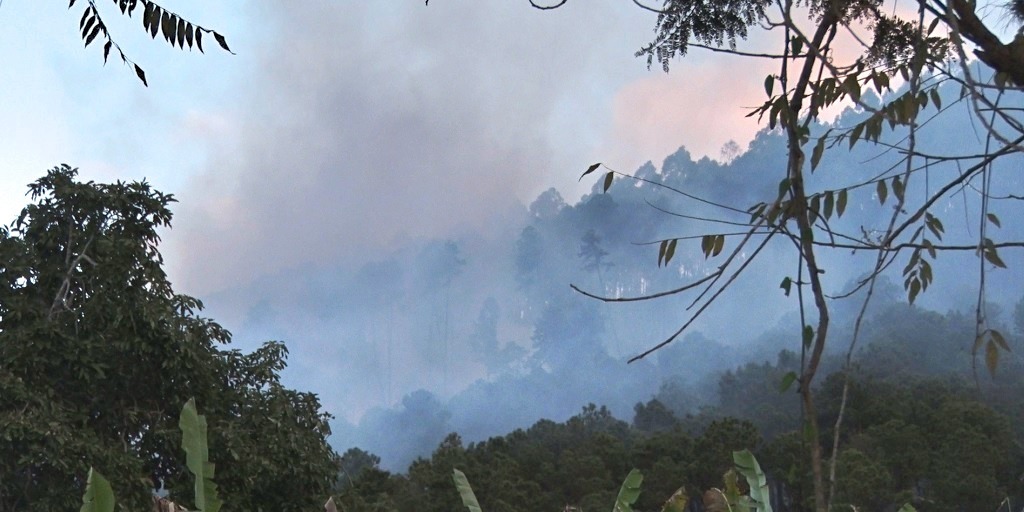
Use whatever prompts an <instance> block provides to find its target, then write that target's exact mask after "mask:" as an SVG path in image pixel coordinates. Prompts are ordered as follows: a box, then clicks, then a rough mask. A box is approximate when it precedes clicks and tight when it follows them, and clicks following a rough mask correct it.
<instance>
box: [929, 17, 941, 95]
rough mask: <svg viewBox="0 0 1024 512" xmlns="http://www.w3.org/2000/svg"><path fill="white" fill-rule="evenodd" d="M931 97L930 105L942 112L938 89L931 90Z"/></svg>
mask: <svg viewBox="0 0 1024 512" xmlns="http://www.w3.org/2000/svg"><path fill="white" fill-rule="evenodd" d="M935 20H936V21H938V18H935ZM931 97H932V103H934V104H935V109H936V110H942V96H939V90H938V89H932V90H931Z"/></svg>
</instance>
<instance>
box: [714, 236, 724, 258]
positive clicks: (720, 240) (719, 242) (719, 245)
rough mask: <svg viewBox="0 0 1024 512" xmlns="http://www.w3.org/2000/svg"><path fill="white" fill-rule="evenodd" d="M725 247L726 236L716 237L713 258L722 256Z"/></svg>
mask: <svg viewBox="0 0 1024 512" xmlns="http://www.w3.org/2000/svg"><path fill="white" fill-rule="evenodd" d="M724 247H725V235H718V236H716V237H715V244H714V247H713V248H712V249H711V256H718V255H719V254H722V249H723V248H724Z"/></svg>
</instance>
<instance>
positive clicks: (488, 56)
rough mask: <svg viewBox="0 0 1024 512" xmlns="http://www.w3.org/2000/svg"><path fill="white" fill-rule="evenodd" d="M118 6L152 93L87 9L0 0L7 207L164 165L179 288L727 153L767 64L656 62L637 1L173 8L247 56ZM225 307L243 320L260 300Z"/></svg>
mask: <svg viewBox="0 0 1024 512" xmlns="http://www.w3.org/2000/svg"><path fill="white" fill-rule="evenodd" d="M106 4H107V2H99V3H98V5H99V8H100V9H101V13H102V14H103V15H104V20H105V22H106V24H107V26H108V27H109V28H110V30H111V32H112V34H113V37H114V40H115V41H116V42H117V43H118V44H119V45H120V46H121V47H122V49H123V50H124V51H125V53H126V54H127V55H128V57H129V58H131V59H132V60H134V61H136V62H137V63H139V64H140V65H141V66H142V67H143V68H144V69H145V71H146V74H147V79H148V82H149V87H143V86H142V84H141V83H139V81H138V80H137V79H136V77H135V74H134V73H133V72H132V70H131V68H130V67H128V66H124V65H122V64H121V63H120V61H119V60H118V59H117V58H116V55H115V56H113V57H112V58H111V60H110V62H109V63H107V64H106V65H104V64H103V60H102V45H101V44H100V43H97V42H94V43H93V44H92V45H91V46H90V47H88V48H85V49H83V47H82V40H81V39H80V38H79V35H78V31H77V27H78V25H77V23H78V21H79V19H80V16H81V10H82V9H83V7H82V6H79V5H76V6H75V7H73V8H71V9H70V10H69V9H67V4H66V3H64V2H35V1H30V0H4V1H3V3H2V4H0V58H2V59H3V62H4V63H5V65H4V66H3V67H2V69H0V84H2V85H0V87H3V88H4V89H5V94H4V97H5V98H8V99H9V100H7V101H3V102H0V119H3V120H5V121H6V122H4V123H3V127H2V128H0V130H2V132H0V158H2V160H0V161H2V162H3V166H4V170H3V172H2V173H0V217H2V218H3V219H4V222H5V223H6V222H9V221H10V220H13V218H14V217H15V216H16V214H17V212H18V211H19V210H20V209H21V208H22V207H23V206H24V205H25V204H26V202H27V198H26V197H25V196H24V193H25V191H26V188H25V185H26V184H28V183H29V182H31V181H33V180H35V179H36V178H38V177H40V176H42V175H43V174H44V173H45V171H46V170H47V169H49V168H51V167H53V166H56V165H58V164H60V163H68V164H71V165H72V166H75V167H78V168H79V169H80V172H81V176H82V177H83V178H85V179H93V180H97V181H112V180H133V179H143V178H144V179H147V180H149V181H150V182H151V183H152V184H153V185H154V186H155V187H156V188H157V189H159V190H162V191H164V192H169V193H173V194H174V195H175V197H176V198H177V200H178V201H179V203H178V204H177V205H175V207H174V213H175V220H174V228H173V229H172V230H170V231H168V232H166V233H165V234H164V241H163V253H164V256H165V258H166V261H167V266H168V271H169V275H170V277H171V279H172V281H173V282H174V284H175V286H176V289H177V290H178V291H179V292H183V293H188V294H190V295H194V296H197V297H199V298H204V297H210V296H215V295H216V294H217V293H219V292H222V291H224V290H226V289H230V288H233V287H238V286H242V285H245V284H246V283H250V282H253V281H256V280H259V279H260V278H261V277H263V276H268V275H275V274H277V273H281V272H283V271H287V270H288V269H293V268H296V267H301V266H305V265H312V266H316V265H323V264H325V263H329V262H337V261H351V262H353V264H358V263H359V262H362V261H366V260H367V259H369V258H370V257H372V255H374V254H379V253H381V252H383V251H386V250H388V249H389V248H393V247H395V246H396V244H399V243H401V241H402V240H404V239H406V238H408V237H443V236H445V235H446V234H447V233H452V232H455V231H458V230H465V229H474V228H480V227H486V226H487V225H488V223H491V222H494V218H495V215H500V214H501V213H502V212H504V211H506V210H508V209H510V208H515V207H516V205H517V204H518V205H522V204H529V202H530V201H532V200H533V198H535V197H536V196H537V194H539V193H540V192H542V191H543V190H546V189H548V188H550V187H555V188H556V189H558V190H559V191H560V192H561V194H562V195H563V196H564V197H565V198H566V199H567V200H568V201H570V202H571V201H573V200H575V199H576V198H578V197H579V196H580V195H581V194H583V193H585V192H586V191H588V190H589V188H590V185H591V184H590V183H578V182H577V178H578V176H579V173H580V172H581V171H582V169H585V168H586V167H587V166H588V165H589V164H590V163H593V162H597V161H603V162H606V163H608V164H609V165H611V166H613V167H615V168H617V169H620V170H623V171H627V172H631V171H632V170H634V169H636V168H637V167H639V166H640V165H641V164H643V163H644V162H646V161H648V160H653V161H655V162H660V160H661V159H663V158H664V157H665V156H667V155H669V154H671V153H673V152H674V151H676V150H677V149H678V147H679V146H680V145H681V144H682V141H686V146H687V148H688V149H689V150H690V151H691V152H692V153H693V154H694V155H696V156H701V155H707V156H710V157H712V158H718V157H719V156H720V150H721V148H722V147H723V145H724V144H725V143H727V142H728V141H730V140H735V141H736V142H738V143H739V144H740V146H741V147H743V146H745V144H746V142H748V141H749V140H750V139H751V138H752V137H753V134H754V133H755V131H756V129H757V127H756V125H755V124H754V123H752V122H750V120H747V119H745V118H744V117H743V114H744V113H745V112H744V110H743V109H742V108H741V106H743V105H747V104H752V103H753V102H754V101H757V100H759V99H760V96H758V94H763V92H759V91H760V85H759V84H760V81H761V78H758V77H763V76H764V74H765V73H767V72H768V71H767V69H766V70H764V71H760V70H756V69H749V70H744V71H747V72H749V73H750V74H751V79H750V80H742V79H738V78H739V77H741V76H742V73H738V72H737V69H735V67H734V66H730V61H729V60H728V59H721V58H714V59H712V58H707V56H706V55H701V54H700V53H693V54H692V55H691V57H690V58H688V59H687V60H685V61H680V62H678V63H677V65H676V66H675V68H674V69H673V72H672V73H671V74H665V73H663V72H662V71H661V70H660V69H659V68H657V67H656V68H654V69H648V68H647V66H646V62H645V61H644V60H643V59H639V58H636V57H634V56H633V53H634V52H635V51H636V50H637V49H638V48H640V46H641V45H643V44H645V43H647V42H648V40H649V38H650V37H651V36H652V34H653V25H654V17H653V15H651V14H650V13H645V12H643V11H641V10H639V9H636V8H635V7H633V6H632V5H629V4H628V3H626V2H569V3H568V4H567V5H566V6H565V7H564V8H562V9H559V10H555V11H548V12H541V11H538V10H535V9H532V8H530V7H529V5H528V4H527V2H526V1H525V0H524V1H522V2H510V1H506V0H500V1H499V0H492V1H474V2H468V1H456V0H448V1H442V0H436V1H435V2H434V3H433V4H432V5H430V6H429V7H428V6H424V5H423V2H421V1H419V0H408V1H401V2H399V1H395V2H355V1H308V2H302V3H301V4H294V3H281V2H271V1H267V0H252V1H237V2H216V3H211V2H200V1H195V0H181V1H175V2H173V3H172V4H168V5H167V6H166V7H168V8H170V9H173V10H174V11H175V12H177V13H179V14H181V15H182V16H183V17H185V18H187V19H189V20H191V21H193V22H195V23H197V24H200V25H203V26H206V27H210V28H213V29H215V30H217V31H218V32H220V33H222V34H224V35H225V36H226V38H227V41H228V43H229V45H230V46H231V49H232V50H233V51H234V52H235V54H234V55H232V54H229V53H227V52H223V51H221V50H220V49H219V48H216V47H215V46H214V45H213V44H212V41H210V40H209V38H208V39H207V44H206V45H205V46H206V53H205V54H199V53H198V52H196V51H188V50H185V51H182V50H179V49H172V48H170V47H169V46H168V45H167V44H165V43H164V42H163V41H162V40H160V39H157V40H155V41H153V40H150V39H149V37H147V35H146V34H145V33H144V32H143V30H142V27H141V22H140V21H139V19H138V18H136V19H127V18H123V17H122V16H120V14H119V13H118V12H117V10H116V9H115V8H114V7H115V6H114V5H106ZM296 5H300V6H301V7H299V8H296V7H295V6H296ZM748 86H749V87H748ZM711 91H714V93H711ZM737 97H750V98H751V101H750V102H747V103H744V102H737V99H736V98H737ZM723 113H724V114H725V115H722V114H723ZM212 314H213V316H214V317H215V318H217V319H218V320H220V321H221V322H222V323H224V324H225V325H226V326H227V327H229V328H230V327H231V325H232V322H233V321H238V320H239V319H240V318H241V315H242V314H243V313H242V311H241V310H240V309H237V308H232V307H231V305H230V304H228V305H220V306H219V307H218V309H216V310H214V311H212ZM243 343H244V342H243ZM293 350H298V349H293Z"/></svg>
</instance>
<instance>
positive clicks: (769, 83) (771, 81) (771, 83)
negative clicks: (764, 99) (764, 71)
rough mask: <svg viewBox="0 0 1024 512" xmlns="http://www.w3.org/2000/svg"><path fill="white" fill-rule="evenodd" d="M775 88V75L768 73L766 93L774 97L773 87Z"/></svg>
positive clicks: (765, 80) (765, 83) (765, 86)
mask: <svg viewBox="0 0 1024 512" xmlns="http://www.w3.org/2000/svg"><path fill="white" fill-rule="evenodd" d="M774 88H775V75H768V76H766V77H765V79H764V93H765V94H767V95H768V97H769V98H771V97H772V89H774Z"/></svg>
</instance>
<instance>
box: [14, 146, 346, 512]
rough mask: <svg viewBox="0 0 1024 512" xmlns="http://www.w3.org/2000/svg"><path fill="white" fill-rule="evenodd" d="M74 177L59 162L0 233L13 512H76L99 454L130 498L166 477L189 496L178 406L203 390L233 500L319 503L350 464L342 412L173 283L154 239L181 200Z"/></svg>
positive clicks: (143, 186) (280, 355)
mask: <svg viewBox="0 0 1024 512" xmlns="http://www.w3.org/2000/svg"><path fill="white" fill-rule="evenodd" d="M76 175H77V171H76V170H75V169H72V168H70V167H68V166H66V165H65V166H61V167H58V168H55V169H53V170H51V171H50V172H49V173H48V174H47V175H46V176H45V177H44V178H42V179H40V180H38V181H36V182H35V183H33V184H32V185H30V187H29V190H30V196H31V198H32V201H33V203H32V204H31V205H29V206H28V207H26V208H25V209H24V210H22V212H21V215H20V216H19V217H18V218H17V220H16V221H15V222H14V223H13V224H12V225H11V226H10V227H8V228H2V229H0V439H3V442H0V510H25V511H44V510H70V509H72V508H77V507H78V506H79V505H80V504H81V502H80V496H81V493H82V489H83V486H84V483H85V482H84V478H85V477H86V475H87V473H88V470H89V467H90V466H93V467H95V468H96V469H97V470H98V471H100V472H102V473H103V474H104V475H105V476H107V478H108V479H109V480H110V482H111V483H112V484H113V486H114V491H115V494H116V495H117V496H118V499H119V502H120V503H121V504H122V506H123V507H125V508H126V509H132V510H144V509H147V508H149V507H150V506H151V503H150V501H151V495H152V493H153V491H154V490H155V489H160V488H163V489H165V490H167V491H169V492H170V497H171V498H172V499H176V497H177V496H189V495H190V494H191V487H192V482H191V480H190V479H189V478H188V477H187V476H186V475H187V473H186V471H185V467H184V453H183V452H182V451H181V448H180V446H181V439H180V432H179V430H178V428H177V417H178V411H179V410H180V408H181V404H183V403H185V402H186V401H187V400H188V399H189V398H191V397H194V398H195V399H196V402H197V403H198V404H199V406H200V407H202V409H203V410H204V411H205V412H206V417H207V420H208V422H209V429H210V444H211V452H210V458H211V460H212V461H214V463H215V464H216V471H217V473H216V481H217V483H218V485H219V486H220V489H221V497H222V498H223V499H224V500H225V501H226V502H228V503H231V505H232V506H233V507H238V508H239V509H247V510H258V509H259V508H260V507H262V508H263V509H265V510H266V509H273V510H303V509H305V510H308V509H310V508H311V507H315V506H319V505H320V504H321V503H322V498H323V497H324V496H326V495H327V493H328V492H329V490H330V487H331V485H332V484H333V483H334V480H335V478H336V476H337V472H338V465H337V455H336V454H335V453H334V452H333V450H332V449H331V448H330V446H329V445H328V444H327V441H326V439H327V436H328V435H330V427H329V425H328V420H329V419H330V416H329V415H328V414H326V413H324V412H322V411H321V409H320V402H319V400H318V399H317V397H316V395H314V394H312V393H303V392H297V391H293V390H290V389H287V388H285V387H284V386H282V385H281V383H280V378H279V374H280V371H281V370H282V369H283V368H284V367H285V361H286V358H287V349H286V348H285V346H284V345H283V344H281V343H278V342H271V343H267V344H265V345H263V347H261V348H260V349H258V350H256V351H254V352H252V353H249V354H243V353H241V352H239V351H238V350H222V349H220V348H219V347H218V345H223V344H227V343H229V342H230V339H231V335H230V333H229V332H228V331H227V330H225V329H224V328H223V327H221V326H220V325H218V324H217V323H215V322H213V321H212V320H210V319H207V318H203V317H201V316H199V312H200V311H201V310H202V303H201V302H200V301H198V300H196V299H194V298H192V297H189V296H186V295H179V294H177V293H175V292H174V290H173V289H172V287H171V284H170V282H169V281H168V280H167V276H166V274H165V273H164V271H163V268H162V263H163V260H162V258H161V256H160V253H159V251H158V243H159V236H158V235H157V229H158V228H161V227H167V226H169V225H170V221H171V212H170V210H169V208H168V206H169V204H170V203H172V202H173V201H174V198H173V197H172V196H170V195H166V194H162V193H160V192H158V191H155V190H152V189H151V188H150V186H149V185H148V184H147V183H144V182H142V183H139V182H133V183H122V182H118V183H114V184H97V183H93V182H87V183H82V182H79V181H76ZM300 461H301V462H300Z"/></svg>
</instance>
